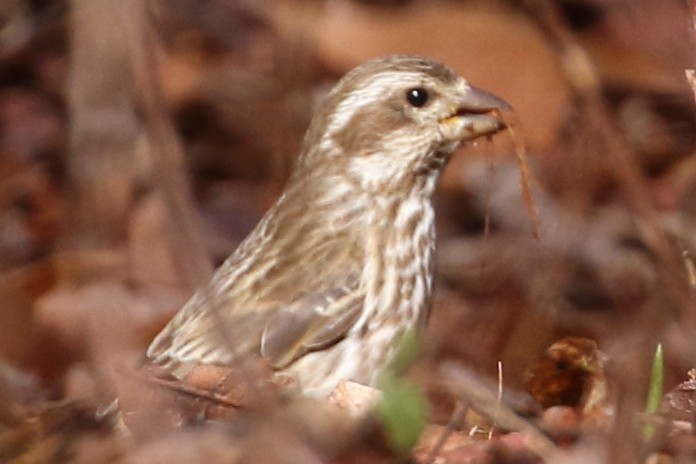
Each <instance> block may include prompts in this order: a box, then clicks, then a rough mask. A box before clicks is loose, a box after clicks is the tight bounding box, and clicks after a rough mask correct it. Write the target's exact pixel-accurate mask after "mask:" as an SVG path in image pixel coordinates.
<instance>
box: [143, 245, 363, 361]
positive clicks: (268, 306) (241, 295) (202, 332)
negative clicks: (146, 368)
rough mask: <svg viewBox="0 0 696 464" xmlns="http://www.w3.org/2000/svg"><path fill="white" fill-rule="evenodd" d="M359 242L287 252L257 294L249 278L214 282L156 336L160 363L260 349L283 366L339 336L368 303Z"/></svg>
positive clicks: (225, 357) (153, 349)
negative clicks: (218, 285)
mask: <svg viewBox="0 0 696 464" xmlns="http://www.w3.org/2000/svg"><path fill="white" fill-rule="evenodd" d="M356 249H359V248H358V247H353V246H345V244H344V246H335V244H331V243H327V244H325V246H315V247H314V249H313V251H312V252H311V253H310V254H309V256H306V255H305V256H304V257H303V258H302V259H295V258H296V257H293V256H292V254H291V253H288V252H287V251H285V252H284V253H283V255H284V256H287V257H288V258H287V259H286V260H285V261H284V263H279V264H278V265H277V266H278V267H281V266H282V267H284V268H283V270H282V272H279V271H278V270H269V271H267V272H266V273H265V274H264V273H260V277H259V278H258V285H256V287H258V290H257V291H256V292H252V293H251V294H249V293H248V292H243V291H242V289H241V288H238V287H241V286H245V285H242V282H241V280H240V281H239V284H235V283H232V285H230V286H229V288H226V289H225V290H224V291H220V289H219V288H215V284H213V287H212V288H211V289H210V290H209V291H207V292H206V291H203V292H199V294H198V295H197V296H195V297H194V298H193V299H192V300H191V301H189V303H187V305H186V307H184V308H183V310H182V311H181V312H180V313H179V314H178V315H177V316H176V317H175V318H174V320H172V322H171V323H170V324H169V326H168V327H166V328H165V329H164V330H163V331H162V333H161V334H160V335H159V336H158V337H157V338H156V339H155V340H154V341H153V343H152V345H151V346H150V348H149V349H148V357H149V358H150V359H152V360H154V361H155V362H160V363H168V362H175V363H176V364H180V363H191V364H197V363H201V362H203V363H209V364H229V363H230V362H232V361H233V360H234V359H235V358H239V357H240V356H249V355H253V354H260V355H261V356H263V357H264V358H265V359H266V360H267V361H268V362H269V363H270V364H271V365H272V366H273V367H274V368H277V369H282V368H284V367H286V366H288V365H289V364H291V363H292V362H294V361H295V360H297V359H298V358H300V357H301V356H302V355H304V354H305V353H307V352H309V351H313V350H318V349H321V348H324V347H326V346H330V345H331V344H333V343H336V342H337V341H339V340H341V339H342V338H343V337H345V335H346V334H347V332H348V331H349V330H350V328H351V327H352V326H353V324H354V323H355V321H356V320H357V319H358V317H359V316H360V314H361V312H362V308H363V301H364V291H363V289H362V288H361V286H360V275H361V272H362V269H361V267H360V266H359V262H360V260H359V259H356ZM300 251H301V250H300ZM258 266H259V267H263V264H262V263H260V264H259V265H258ZM253 271H254V269H249V270H248V272H247V275H250V274H252V273H253ZM219 272H220V271H219ZM246 285H248V282H247V283H246Z"/></svg>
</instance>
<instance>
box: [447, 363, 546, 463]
mask: <svg viewBox="0 0 696 464" xmlns="http://www.w3.org/2000/svg"><path fill="white" fill-rule="evenodd" d="M440 377H441V378H443V379H444V382H443V384H441V385H440V386H441V387H442V388H444V389H445V390H446V391H448V392H450V393H451V394H453V395H455V396H457V397H459V398H461V401H466V402H468V403H469V404H470V405H471V407H473V408H475V409H476V410H477V411H479V412H481V413H483V414H485V415H486V416H488V418H489V419H493V418H495V419H496V422H497V424H498V426H499V427H500V428H502V429H505V430H513V431H519V432H524V433H525V434H527V435H528V437H529V448H530V449H531V450H532V451H533V452H535V453H536V454H538V455H539V456H541V458H542V459H543V460H544V461H550V460H551V458H552V457H553V456H555V455H557V454H558V452H559V449H558V448H557V447H556V445H554V444H553V442H551V440H549V439H548V438H546V436H545V435H544V434H542V433H541V432H540V431H539V430H537V428H536V427H534V426H533V425H532V424H530V423H529V422H527V421H526V420H524V419H523V418H521V417H520V416H518V415H517V414H516V413H515V412H514V411H512V410H511V409H510V408H509V407H507V406H506V405H505V404H503V403H501V402H499V401H498V398H497V396H496V395H495V394H493V393H492V392H491V391H490V390H489V389H488V388H486V387H485V386H483V385H481V384H479V383H477V382H474V381H472V377H471V375H470V372H469V371H467V370H466V369H464V368H462V367H461V366H459V365H457V364H455V363H452V362H447V363H444V364H443V365H442V367H441V368H440Z"/></svg>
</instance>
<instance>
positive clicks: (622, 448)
mask: <svg viewBox="0 0 696 464" xmlns="http://www.w3.org/2000/svg"><path fill="white" fill-rule="evenodd" d="M517 3H518V4H519V5H521V6H522V8H523V9H524V10H525V11H526V13H527V16H528V17H529V18H530V19H531V20H532V21H534V22H535V24H537V26H538V28H539V30H540V31H541V32H542V33H543V34H544V35H545V36H546V39H547V42H548V44H549V45H550V46H552V47H554V49H555V50H556V52H557V54H558V55H559V59H560V62H561V64H562V67H563V70H564V71H565V72H564V76H565V78H566V80H567V83H568V86H569V89H570V91H571V94H572V96H573V97H574V101H575V103H576V105H577V106H578V108H579V111H581V114H582V116H583V117H584V118H585V120H586V124H587V125H588V127H591V128H592V129H594V130H595V131H596V133H597V135H598V140H599V141H601V142H602V143H603V144H604V147H605V148H606V150H607V153H608V154H609V160H610V161H612V162H613V173H614V175H615V176H616V179H617V180H618V182H619V185H620V187H621V188H622V189H623V191H624V192H625V193H626V195H627V196H628V198H629V200H630V201H631V203H632V205H633V207H634V208H635V210H636V212H637V215H636V216H637V221H636V222H637V227H638V229H639V231H640V233H641V236H642V237H643V239H644V240H645V242H646V244H647V245H648V247H649V248H650V249H651V250H652V251H653V252H654V253H655V254H656V256H657V258H658V263H659V264H660V265H661V266H662V267H661V270H662V273H661V275H662V276H663V277H665V281H667V280H673V279H670V276H674V275H680V266H681V264H680V263H679V260H678V259H677V256H676V255H675V254H674V253H673V252H672V250H671V247H670V243H669V240H668V239H667V236H666V234H665V232H664V230H663V229H662V228H661V227H660V224H659V221H658V216H657V213H656V211H655V208H654V205H653V202H652V200H651V198H650V196H649V195H648V190H647V189H645V188H644V186H645V179H644V177H643V173H642V172H641V170H640V167H639V165H638V163H637V162H636V160H635V157H634V155H633V153H632V151H631V149H630V147H629V146H628V143H627V142H626V139H625V137H624V135H623V133H622V132H621V130H620V129H619V127H618V126H617V124H616V122H615V120H614V119H613V118H612V117H611V116H610V112H609V109H608V108H607V105H606V103H605V101H604V98H603V96H602V93H601V85H600V81H599V78H598V77H597V73H596V71H595V69H594V66H593V64H592V62H591V60H590V58H589V56H588V55H587V53H586V52H585V51H584V50H583V48H582V47H581V46H580V45H579V44H578V43H577V41H576V40H575V37H574V36H573V34H572V33H571V31H570V30H569V29H568V27H567V26H566V24H565V23H564V22H563V20H562V19H561V18H560V15H559V13H558V11H557V9H556V7H555V6H554V4H552V3H551V2H550V1H549V0H517ZM664 288H665V290H666V294H665V295H664V298H665V301H664V302H663V304H662V306H661V308H659V309H660V310H661V311H662V312H661V313H660V314H656V313H657V311H658V305H657V304H654V305H652V306H649V307H648V310H652V312H653V313H654V314H646V315H645V316H646V317H648V316H650V317H652V320H658V321H659V320H663V319H664V311H665V310H666V311H672V312H675V313H676V312H677V311H679V309H680V308H682V307H683V303H684V295H682V294H681V291H682V288H677V287H675V286H668V285H665V286H664ZM659 330H660V328H659V327H656V328H653V329H652V332H651V333H652V334H659V332H658V331H659ZM644 358H645V359H639V358H637V357H635V356H634V357H633V358H631V359H624V360H622V361H620V362H617V365H618V366H619V369H617V371H618V374H619V375H618V377H617V380H618V383H619V385H620V388H621V391H623V393H624V395H621V397H620V400H619V403H618V407H617V415H616V417H617V421H616V427H615V429H614V431H613V438H612V445H613V446H612V447H611V453H612V456H611V458H612V460H613V461H617V460H624V461H626V460H630V461H635V460H637V459H639V456H638V454H639V453H640V447H639V446H637V445H638V443H637V440H638V439H639V437H638V436H637V435H636V434H635V430H634V426H633V418H634V414H635V412H636V411H638V410H639V409H640V407H641V406H640V404H641V401H642V398H639V397H638V390H637V389H636V388H635V383H636V382H637V381H638V382H640V381H641V380H644V381H645V382H647V380H648V379H647V374H645V373H644V372H647V368H646V366H647V365H648V362H649V361H648V358H647V356H644ZM632 360H638V366H639V367H638V369H637V372H635V371H636V370H634V372H632V373H631V372H629V369H630V367H631V364H632V363H631V361H632ZM633 365H635V363H633ZM636 374H637V375H636ZM635 377H638V378H637V379H636V378H635Z"/></svg>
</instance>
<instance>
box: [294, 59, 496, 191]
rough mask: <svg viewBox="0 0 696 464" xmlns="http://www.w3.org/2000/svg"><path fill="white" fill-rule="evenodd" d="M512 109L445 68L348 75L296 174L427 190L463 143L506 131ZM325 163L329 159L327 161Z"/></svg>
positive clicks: (318, 117) (383, 65) (378, 64)
mask: <svg viewBox="0 0 696 464" xmlns="http://www.w3.org/2000/svg"><path fill="white" fill-rule="evenodd" d="M507 109H509V106H508V104H507V103H505V102H504V101H503V100H501V99H499V98H497V97H495V96H494V95H492V94H490V93H488V92H485V91H483V90H480V89H478V88H476V87H473V86H472V85H470V84H469V83H468V82H467V81H466V80H465V79H464V78H462V77H460V76H458V75H457V74H456V73H455V72H454V71H452V70H451V69H449V68H448V67H446V66H444V65H442V64H440V63H438V62H435V61H432V60H429V59H425V58H420V57H411V56H390V57H386V58H380V59H377V60H373V61H369V62H367V63H365V64H363V65H362V66H359V67H357V68H355V69H354V70H352V71H351V72H349V73H348V74H347V75H346V76H345V77H344V78H343V79H341V81H340V82H339V83H338V84H337V85H336V86H335V87H334V88H333V90H332V91H331V92H330V94H329V95H328V97H327V98H326V99H325V100H324V101H323V103H322V104H321V106H320V107H319V109H318V111H317V112H316V114H315V117H314V119H313V120H312V124H311V126H310V129H309V131H308V133H307V135H306V137H305V141H304V149H303V153H302V156H301V157H300V161H299V164H298V171H301V172H305V173H307V172H309V173H311V172H315V171H317V172H320V175H321V176H322V177H323V178H326V177H327V172H326V171H327V170H329V171H330V172H331V173H332V174H334V175H345V176H349V177H351V178H352V179H353V180H354V181H355V182H356V183H358V184H359V185H360V186H361V188H364V189H365V190H368V191H380V190H384V189H390V188H391V187H393V188H396V189H400V190H403V189H404V183H408V182H410V183H413V184H414V185H416V184H418V183H419V182H418V181H419V180H420V181H423V182H427V183H428V184H429V185H430V184H431V187H430V188H428V190H432V188H434V183H435V181H436V179H437V176H438V174H439V172H440V171H441V170H442V168H443V166H444V165H445V163H446V162H447V160H448V159H449V156H450V155H451V154H452V152H454V150H456V148H457V147H459V145H460V144H461V143H462V142H465V141H470V140H473V139H476V138H478V137H481V136H485V135H491V134H494V133H496V132H498V131H500V130H502V129H504V128H505V123H504V122H503V121H502V120H501V118H500V115H499V111H500V110H507ZM327 158H328V159H327Z"/></svg>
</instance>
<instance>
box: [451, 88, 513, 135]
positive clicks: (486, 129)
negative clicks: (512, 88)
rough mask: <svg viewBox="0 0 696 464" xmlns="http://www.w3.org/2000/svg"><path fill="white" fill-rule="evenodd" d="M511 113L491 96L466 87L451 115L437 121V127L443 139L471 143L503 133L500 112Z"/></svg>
mask: <svg viewBox="0 0 696 464" xmlns="http://www.w3.org/2000/svg"><path fill="white" fill-rule="evenodd" d="M511 110H512V108H511V107H510V105H508V104H507V103H506V102H505V101H504V100H502V99H500V98H498V97H496V96H495V95H493V94H492V93H489V92H486V91H485V90H483V89H479V88H477V87H474V86H470V85H467V86H466V88H465V90H464V91H462V92H461V93H460V94H459V95H458V98H457V99H456V100H455V101H454V102H453V104H452V108H451V114H450V115H448V116H447V117H445V118H443V119H441V120H440V126H441V127H442V130H443V132H444V133H445V134H446V136H447V138H451V139H452V140H459V141H466V140H473V139H475V138H478V137H482V136H484V135H492V134H495V133H496V132H500V131H501V130H503V129H505V128H506V127H507V125H506V124H505V122H504V121H503V119H502V117H501V111H511Z"/></svg>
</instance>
